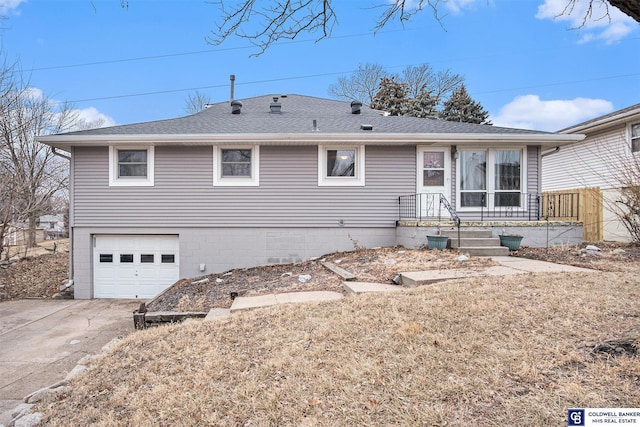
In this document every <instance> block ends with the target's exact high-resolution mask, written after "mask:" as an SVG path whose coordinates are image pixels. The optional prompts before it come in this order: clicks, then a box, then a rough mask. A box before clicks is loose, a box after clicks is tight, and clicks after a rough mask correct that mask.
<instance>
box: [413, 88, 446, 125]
mask: <svg viewBox="0 0 640 427" xmlns="http://www.w3.org/2000/svg"><path fill="white" fill-rule="evenodd" d="M437 104H438V99H437V98H436V97H434V96H432V95H431V93H430V92H427V91H426V90H425V88H424V86H423V88H422V91H420V92H419V93H418V94H417V95H416V97H415V98H411V99H409V100H408V108H407V112H406V115H407V116H410V117H419V118H422V119H436V118H438V110H437V109H436V105H437Z"/></svg>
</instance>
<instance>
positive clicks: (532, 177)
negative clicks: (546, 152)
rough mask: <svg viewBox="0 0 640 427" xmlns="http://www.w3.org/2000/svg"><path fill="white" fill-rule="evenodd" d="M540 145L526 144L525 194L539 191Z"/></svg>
mask: <svg viewBox="0 0 640 427" xmlns="http://www.w3.org/2000/svg"><path fill="white" fill-rule="evenodd" d="M539 151H540V147H539V146H538V145H528V146H527V194H537V193H539V192H540V158H539Z"/></svg>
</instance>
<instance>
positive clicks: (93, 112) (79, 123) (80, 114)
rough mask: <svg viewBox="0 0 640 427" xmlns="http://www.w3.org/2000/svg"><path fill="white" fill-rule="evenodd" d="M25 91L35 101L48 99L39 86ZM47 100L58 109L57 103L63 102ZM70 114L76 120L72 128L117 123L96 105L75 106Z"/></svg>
mask: <svg viewBox="0 0 640 427" xmlns="http://www.w3.org/2000/svg"><path fill="white" fill-rule="evenodd" d="M23 93H24V95H25V96H26V97H27V98H28V99H31V100H32V101H34V102H39V101H44V100H47V98H46V96H45V94H44V92H43V91H42V89H40V88H37V87H33V86H30V87H28V88H26V89H24V92H23ZM47 102H48V103H49V105H50V106H51V108H52V109H53V110H56V106H57V105H60V104H62V102H60V101H57V100H53V99H48V100H47ZM69 114H70V115H71V117H74V118H75V120H76V123H75V125H74V126H73V129H71V130H81V129H92V128H101V127H108V126H115V125H116V124H117V123H116V121H115V120H114V119H113V118H112V117H109V116H107V115H106V114H104V113H101V112H100V111H98V109H97V108H95V107H88V108H74V109H72V110H71V111H69Z"/></svg>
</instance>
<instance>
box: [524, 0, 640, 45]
mask: <svg viewBox="0 0 640 427" xmlns="http://www.w3.org/2000/svg"><path fill="white" fill-rule="evenodd" d="M590 3H591V7H592V10H591V15H590V16H588V14H589V10H588V7H589V4H590ZM607 5H608V2H600V1H593V2H590V1H587V0H577V1H576V2H575V3H573V4H572V3H571V2H570V0H545V1H544V3H543V4H541V5H540V6H538V13H537V14H536V18H538V19H553V20H556V21H560V22H567V23H568V24H569V27H570V28H572V29H575V30H576V31H580V34H581V35H582V38H581V39H580V42H581V43H588V42H590V41H593V40H602V41H604V42H605V43H615V42H617V41H619V40H620V39H622V38H624V37H625V36H627V35H628V34H629V33H631V32H632V31H634V30H636V29H637V28H638V23H637V22H636V21H635V20H633V18H631V17H630V16H627V15H625V14H624V13H622V12H621V11H620V10H619V9H618V8H616V7H613V6H611V5H609V7H608V12H609V16H608V17H607Z"/></svg>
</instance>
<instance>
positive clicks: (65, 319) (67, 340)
mask: <svg viewBox="0 0 640 427" xmlns="http://www.w3.org/2000/svg"><path fill="white" fill-rule="evenodd" d="M139 304H140V302H139V301H122V300H33V299H30V300H17V301H6V302H1V303H0V424H7V423H8V422H9V421H10V416H11V412H12V411H13V409H14V408H15V407H16V406H17V405H18V404H19V403H21V402H22V399H24V397H25V396H27V395H28V394H30V393H32V392H34V391H36V390H39V389H41V388H43V387H48V386H50V385H52V384H54V383H56V382H58V381H60V380H63V379H64V378H65V377H66V376H67V373H68V372H69V371H71V370H72V369H73V368H74V367H75V365H76V362H78V360H80V359H81V358H82V357H83V356H85V355H87V354H98V353H100V350H101V349H102V347H103V346H104V345H105V344H106V343H108V342H109V341H111V340H112V339H113V338H115V337H117V336H124V335H126V334H128V333H130V332H132V331H133V330H134V329H133V317H132V313H133V310H135V309H136V308H137V306H138V305H139Z"/></svg>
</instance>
